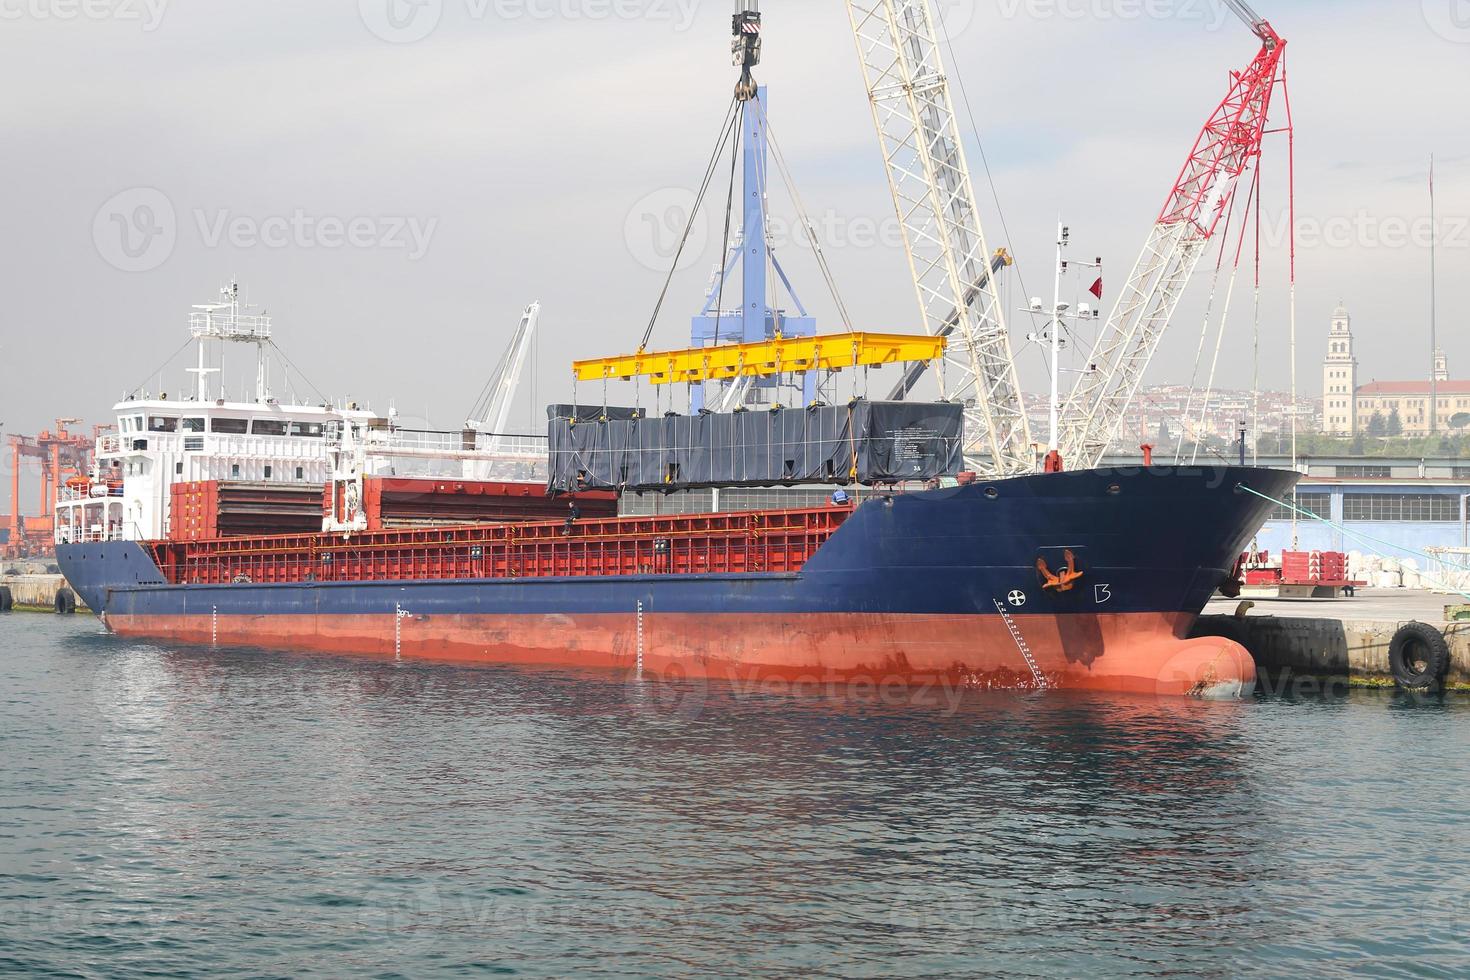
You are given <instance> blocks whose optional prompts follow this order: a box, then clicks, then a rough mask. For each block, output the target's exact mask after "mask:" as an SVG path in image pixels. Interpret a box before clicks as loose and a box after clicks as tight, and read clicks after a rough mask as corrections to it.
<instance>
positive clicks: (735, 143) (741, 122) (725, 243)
mask: <svg viewBox="0 0 1470 980" xmlns="http://www.w3.org/2000/svg"><path fill="white" fill-rule="evenodd" d="M746 74H747V75H749V70H748V69H747V71H746ZM756 101H759V99H757V100H756ZM745 105H746V103H745V102H743V101H742V102H741V103H740V111H739V112H738V113H736V116H737V120H736V129H737V131H738V132H740V133H742V134H743V133H744V130H745ZM739 160H740V136H738V135H737V136H736V137H735V139H733V140H731V141H730V187H729V189H728V190H727V191H726V192H725V234H724V237H723V238H722V239H721V240H720V259H719V262H720V286H719V291H718V292H717V293H716V294H715V333H714V346H716V347H718V346H719V344H720V317H721V316H723V315H724V313H725V280H726V279H728V278H729V275H728V273H729V271H730V269H731V268H733V267H734V263H733V262H732V263H731V264H730V265H728V266H727V265H726V264H725V257H726V256H727V255H729V254H730V213H731V212H732V211H734V210H735V164H736V163H737V162H738V161H739ZM741 233H742V234H743V235H748V234H750V229H749V228H744V229H742V230H741ZM741 261H744V260H743V259H742V260H741ZM742 312H743V311H742Z"/></svg>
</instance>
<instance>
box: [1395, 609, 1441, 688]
mask: <svg viewBox="0 0 1470 980" xmlns="http://www.w3.org/2000/svg"><path fill="white" fill-rule="evenodd" d="M1388 669H1389V671H1390V672H1391V673H1392V674H1393V679H1394V683H1396V684H1398V686H1399V687H1402V688H1404V689H1405V690H1408V691H1432V690H1437V689H1438V688H1439V687H1440V685H1441V684H1443V683H1444V678H1445V674H1447V673H1449V669H1450V645H1449V644H1448V643H1447V642H1445V638H1444V634H1443V633H1441V632H1440V631H1439V630H1438V629H1436V628H1435V627H1433V626H1430V625H1429V624H1428V623H1405V624H1404V625H1403V626H1400V627H1399V630H1398V632H1397V633H1395V634H1394V635H1393V640H1392V641H1391V642H1390V643H1389V645H1388Z"/></svg>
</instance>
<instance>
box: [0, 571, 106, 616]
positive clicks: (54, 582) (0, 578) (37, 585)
mask: <svg viewBox="0 0 1470 980" xmlns="http://www.w3.org/2000/svg"><path fill="white" fill-rule="evenodd" d="M0 586H4V587H6V588H8V589H10V597H11V600H12V601H13V602H14V603H15V610H16V611H17V612H55V611H56V593H58V592H60V591H61V590H62V589H63V588H67V590H68V591H70V588H69V587H68V586H67V584H66V578H65V577H64V576H61V575H54V574H45V573H39V574H36V573H33V574H21V575H0ZM72 595H73V596H74V597H75V598H76V608H77V612H86V611H87V607H86V606H85V605H84V604H83V602H82V600H81V597H80V596H77V595H76V594H75V593H72Z"/></svg>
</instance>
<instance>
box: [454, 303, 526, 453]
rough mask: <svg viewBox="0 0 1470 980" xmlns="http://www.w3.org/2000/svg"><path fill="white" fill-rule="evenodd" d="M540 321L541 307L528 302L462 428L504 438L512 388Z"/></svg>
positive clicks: (524, 362) (523, 364) (514, 392)
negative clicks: (498, 361) (503, 352)
mask: <svg viewBox="0 0 1470 980" xmlns="http://www.w3.org/2000/svg"><path fill="white" fill-rule="evenodd" d="M540 320H541V304H540V303H532V304H531V305H530V306H527V307H526V309H525V312H524V313H522V314H521V320H520V323H518V324H517V325H516V329H515V332H514V333H513V334H511V338H510V343H509V344H507V345H506V348H505V354H504V356H502V357H501V359H500V363H499V364H497V365H496V366H495V372H494V374H492V375H491V376H490V381H489V382H488V383H487V384H486V385H485V390H484V391H483V392H481V394H480V399H479V401H478V402H477V403H476V404H475V407H474V408H473V409H471V410H470V414H469V418H468V419H466V420H465V426H466V427H467V428H472V429H480V430H482V431H485V432H488V433H490V434H492V435H495V436H500V435H504V434H505V431H506V426H507V425H509V424H510V411H511V407H512V406H513V405H514V404H515V397H516V387H517V386H518V385H519V384H520V382H521V373H522V372H523V371H524V370H525V367H526V358H527V356H528V355H529V353H530V350H531V345H532V343H533V342H534V340H535V338H536V325H537V324H538V323H539V322H540Z"/></svg>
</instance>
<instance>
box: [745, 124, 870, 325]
mask: <svg viewBox="0 0 1470 980" xmlns="http://www.w3.org/2000/svg"><path fill="white" fill-rule="evenodd" d="M756 106H757V108H758V109H759V110H760V113H761V125H762V126H764V127H765V130H766V137H767V142H768V143H770V146H771V158H772V159H774V160H775V161H776V172H777V173H778V174H779V175H780V177H781V182H782V183H783V184H785V185H786V192H787V193H788V194H790V195H791V203H792V204H794V205H796V214H797V217H798V218H799V219H800V220H801V223H802V227H803V228H805V229H806V230H807V237H808V238H810V239H811V243H812V253H813V254H814V255H815V256H816V259H817V268H818V269H820V270H821V273H822V279H823V280H825V282H826V284H827V292H828V293H830V294H831V296H832V302H833V304H834V305H835V306H836V307H837V315H838V316H839V317H841V319H842V326H843V329H844V330H846V331H847V332H849V333H851V332H852V317H850V316H849V315H848V313H847V304H846V303H844V302H843V301H842V294H841V293H840V292H838V289H837V280H836V278H835V277H834V276H833V275H832V267H831V266H829V265H828V264H827V254H826V253H825V252H823V251H822V243H821V241H820V239H819V238H818V237H817V229H816V225H814V224H813V223H812V219H811V217H810V216H809V215H808V213H807V210H806V205H804V204H803V203H802V200H801V194H800V192H798V191H797V189H796V181H795V180H794V179H792V176H791V171H790V170H789V169H788V168H787V166H786V157H785V156H784V155H783V154H782V153H781V147H780V145H779V144H778V143H777V142H776V131H775V130H774V129H773V128H772V127H771V122H770V120H769V119H767V118H766V107H765V105H764V103H762V102H760V100H756ZM762 192H764V187H763V188H762Z"/></svg>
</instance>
